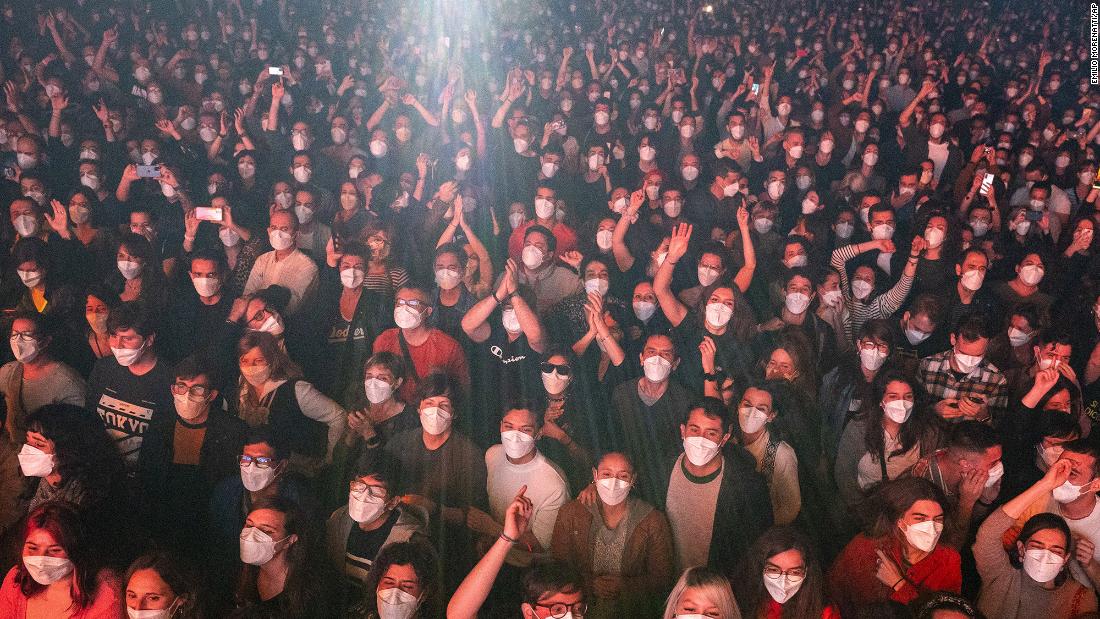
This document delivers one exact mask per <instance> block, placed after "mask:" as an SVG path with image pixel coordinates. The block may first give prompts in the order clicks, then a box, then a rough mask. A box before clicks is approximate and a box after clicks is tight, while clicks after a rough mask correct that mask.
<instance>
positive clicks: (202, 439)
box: [138, 357, 245, 557]
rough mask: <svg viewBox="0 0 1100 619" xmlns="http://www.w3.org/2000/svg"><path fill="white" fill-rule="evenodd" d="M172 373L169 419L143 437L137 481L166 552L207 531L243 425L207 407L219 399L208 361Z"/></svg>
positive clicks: (233, 465) (193, 360) (190, 362)
mask: <svg viewBox="0 0 1100 619" xmlns="http://www.w3.org/2000/svg"><path fill="white" fill-rule="evenodd" d="M174 373H175V382H174V383H173V384H172V387H171V391H172V399H173V402H174V404H175V413H176V414H175V418H174V419H171V420H170V421H169V420H167V419H166V420H163V421H162V422H161V423H157V424H155V425H152V426H150V428H149V430H148V431H147V432H146V434H145V439H144V440H143V441H142V449H141V454H140V455H139V457H138V482H139V484H140V485H141V488H142V496H143V497H144V499H145V501H146V508H147V509H148V510H149V515H150V516H151V519H150V525H151V532H152V533H153V534H154V535H156V536H157V538H158V539H160V540H161V541H162V542H163V543H164V544H165V546H166V547H169V548H174V549H177V550H179V551H182V550H184V549H187V548H188V547H189V546H190V545H191V544H190V542H191V540H195V539H201V538H202V536H203V532H204V531H205V530H206V528H207V514H208V512H207V509H208V506H209V504H210V497H211V495H212V493H213V490H214V486H215V485H216V484H217V483H218V482H219V481H221V480H222V479H224V478H226V477H228V476H230V475H234V474H236V472H237V456H238V454H240V452H241V447H242V445H243V444H244V441H245V424H244V422H243V421H241V420H240V419H238V418H237V417H233V416H230V415H229V413H227V412H226V411H225V410H223V409H222V408H221V407H215V406H213V403H214V402H215V401H217V400H218V395H219V394H218V390H217V389H216V388H214V381H213V380H212V375H213V374H214V372H213V368H212V365H210V363H209V362H208V361H204V360H202V359H200V358H199V357H188V358H186V359H184V360H183V361H181V362H180V363H179V364H178V365H177V366H176V368H175V371H174ZM195 550H198V549H195ZM200 552H201V551H200ZM199 554H200V553H196V554H195V555H192V556H196V557H197V556H199Z"/></svg>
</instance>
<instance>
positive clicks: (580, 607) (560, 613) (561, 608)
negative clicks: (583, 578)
mask: <svg viewBox="0 0 1100 619" xmlns="http://www.w3.org/2000/svg"><path fill="white" fill-rule="evenodd" d="M533 606H534V607H535V608H549V609H550V616H551V617H553V618H554V619H562V617H564V616H566V615H568V614H569V613H570V612H572V613H573V616H574V617H583V616H584V614H585V613H587V612H588V604H585V603H584V602H577V603H576V604H563V603H560V602H559V603H557V604H550V605H546V604H539V603H537V602H536V603H535V604H533Z"/></svg>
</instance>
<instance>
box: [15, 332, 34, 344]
mask: <svg viewBox="0 0 1100 619" xmlns="http://www.w3.org/2000/svg"><path fill="white" fill-rule="evenodd" d="M9 339H11V341H13V342H14V341H16V340H18V341H20V342H37V341H38V334H37V333H35V332H34V331H12V332H11V336H10V338H9Z"/></svg>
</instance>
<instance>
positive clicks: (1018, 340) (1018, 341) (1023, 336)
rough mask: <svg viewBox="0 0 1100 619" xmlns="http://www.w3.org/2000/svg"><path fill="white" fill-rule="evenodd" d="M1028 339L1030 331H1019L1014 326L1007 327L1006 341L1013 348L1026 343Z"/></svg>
mask: <svg viewBox="0 0 1100 619" xmlns="http://www.w3.org/2000/svg"><path fill="white" fill-rule="evenodd" d="M1030 339H1031V334H1030V333H1028V332H1026V331H1021V330H1019V329H1017V328H1016V327H1009V328H1008V342H1009V343H1010V344H1011V345H1012V347H1013V348H1019V347H1020V346H1023V345H1024V344H1027V343H1028V340H1030Z"/></svg>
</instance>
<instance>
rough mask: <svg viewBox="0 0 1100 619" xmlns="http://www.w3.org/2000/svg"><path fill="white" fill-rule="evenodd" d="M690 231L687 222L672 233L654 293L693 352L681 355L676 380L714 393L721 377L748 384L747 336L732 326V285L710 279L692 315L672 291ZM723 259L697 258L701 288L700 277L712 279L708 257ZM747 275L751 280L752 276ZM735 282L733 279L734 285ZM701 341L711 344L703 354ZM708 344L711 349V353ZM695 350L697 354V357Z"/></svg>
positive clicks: (734, 299)
mask: <svg viewBox="0 0 1100 619" xmlns="http://www.w3.org/2000/svg"><path fill="white" fill-rule="evenodd" d="M740 211H741V213H742V216H741V225H742V226H743V227H744V226H746V224H747V221H745V220H746V219H747V217H746V216H745V211H744V209H740ZM692 229H693V226H691V225H689V224H680V225H679V226H677V227H676V229H675V230H674V231H673V234H672V239H671V240H670V242H669V246H668V257H667V258H666V259H665V261H664V263H663V264H662V265H661V266H660V268H658V269H657V274H656V276H655V277H654V280H653V292H654V294H655V295H656V296H657V302H658V304H659V305H660V308H661V312H662V313H663V314H664V315H665V317H667V318H668V321H669V323H670V324H671V325H672V328H673V332H674V333H675V334H676V336H677V337H678V338H679V339H680V341H682V342H684V343H685V346H687V347H688V350H689V351H691V352H690V353H689V354H687V355H685V356H684V367H683V368H682V369H681V370H680V371H679V373H678V374H677V376H678V377H679V380H680V381H682V382H683V383H684V384H685V385H686V386H688V387H690V388H695V387H699V386H703V387H704V388H705V387H706V385H707V384H712V386H713V387H714V388H715V389H718V388H720V387H721V385H722V384H723V383H724V382H725V378H730V379H733V380H734V381H735V382H737V381H740V380H747V377H748V375H749V369H748V368H749V367H750V366H751V360H750V359H749V358H748V356H747V355H746V353H745V349H746V347H745V345H746V343H747V341H748V335H747V333H745V332H744V331H743V330H741V331H739V330H738V329H737V323H733V322H731V321H732V319H733V317H734V314H735V311H736V309H737V306H738V304H739V303H738V299H739V298H741V294H742V291H741V290H740V288H738V290H737V292H736V293H735V292H734V287H733V286H730V285H728V284H727V283H726V282H725V281H718V280H717V279H715V280H714V281H710V282H709V283H708V284H707V285H706V286H704V287H703V288H702V290H701V291H700V295H699V296H700V299H699V302H698V303H696V304H695V305H694V306H693V307H694V308H695V310H694V311H689V309H688V308H689V306H688V305H686V304H685V303H684V302H683V301H681V300H680V298H678V297H677V296H676V295H674V294H673V293H672V287H671V286H672V274H673V271H674V270H675V268H676V264H677V263H678V262H679V261H680V260H682V259H683V258H684V256H685V255H686V254H687V250H688V246H689V243H690V239H691V236H692ZM711 251H715V248H711ZM721 255H722V252H716V253H714V254H713V255H712V254H711V253H703V254H702V256H701V257H700V259H699V264H700V268H699V275H700V278H701V279H700V284H702V283H703V279H710V278H711V275H713V273H712V271H713V270H712V269H710V268H709V267H708V266H707V265H711V259H712V258H716V257H717V256H721ZM708 256H709V257H708ZM713 266H717V265H716V264H715V265H713ZM742 275H743V273H740V272H739V273H738V279H744V278H743V277H742ZM748 277H749V278H750V279H751V272H750V274H749V276H748ZM738 279H735V280H734V282H735V285H736V283H737V282H738ZM708 290H709V294H707V296H706V297H705V298H703V296H702V294H701V293H702V292H706V291H708ZM703 301H705V303H704V302H703ZM705 340H709V341H710V344H708V345H707V348H708V351H709V352H708V354H706V355H704V353H703V352H702V346H703V343H704V341H705ZM711 346H713V351H710V347H711ZM696 351H700V352H698V356H696V354H697V353H696ZM710 352H713V359H714V363H715V365H714V367H707V366H709V365H710V361H711V354H710ZM700 381H702V382H701V383H700Z"/></svg>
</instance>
